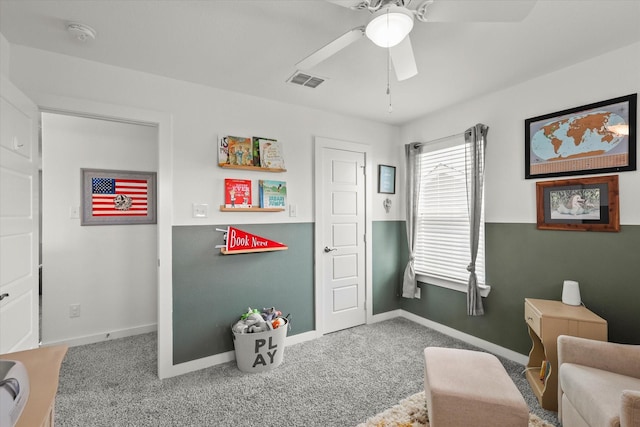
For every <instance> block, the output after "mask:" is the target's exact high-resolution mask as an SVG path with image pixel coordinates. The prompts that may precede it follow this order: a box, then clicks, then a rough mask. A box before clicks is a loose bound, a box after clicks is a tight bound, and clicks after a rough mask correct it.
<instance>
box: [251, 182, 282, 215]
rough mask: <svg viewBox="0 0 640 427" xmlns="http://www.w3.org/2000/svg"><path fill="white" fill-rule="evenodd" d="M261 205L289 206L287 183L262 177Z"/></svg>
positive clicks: (260, 189) (260, 183)
mask: <svg viewBox="0 0 640 427" xmlns="http://www.w3.org/2000/svg"><path fill="white" fill-rule="evenodd" d="M258 184H259V193H260V207H261V208H282V209H284V208H285V207H286V206H287V183H286V182H285V181H272V180H266V179H261V180H260V181H259V182H258Z"/></svg>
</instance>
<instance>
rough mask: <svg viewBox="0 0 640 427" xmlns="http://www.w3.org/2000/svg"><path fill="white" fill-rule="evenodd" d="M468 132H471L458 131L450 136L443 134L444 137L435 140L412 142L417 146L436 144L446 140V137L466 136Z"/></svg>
mask: <svg viewBox="0 0 640 427" xmlns="http://www.w3.org/2000/svg"><path fill="white" fill-rule="evenodd" d="M467 132H469V130H466V131H464V132H460V133H456V134H453V135H449V136H443V137H442V138H438V139H433V140H431V141H427V142H412V143H411V144H415V145H416V146H421V145H427V144H435V143H437V142H440V141H444V140H446V139H451V138H457V137H459V136H464V134H466V133H467Z"/></svg>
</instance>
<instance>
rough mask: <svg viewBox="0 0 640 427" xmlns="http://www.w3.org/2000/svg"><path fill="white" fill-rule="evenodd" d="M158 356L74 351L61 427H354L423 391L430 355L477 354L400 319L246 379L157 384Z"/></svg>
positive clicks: (126, 349)
mask: <svg viewBox="0 0 640 427" xmlns="http://www.w3.org/2000/svg"><path fill="white" fill-rule="evenodd" d="M156 346H157V338H156V334H155V333H152V334H143V335H138V336H134V337H129V338H122V339H118V340H112V341H105V342H101V343H96V344H91V345H86V346H79V347H72V348H70V349H69V351H68V353H67V356H66V358H65V360H64V361H63V364H62V369H61V372H60V385H59V390H58V396H57V399H56V426H59V427H65V426H82V427H89V426H230V427H231V426H233V427H240V426H252V427H253V426H260V427H285V426H336V427H341V426H345V427H352V426H355V425H357V424H358V423H360V422H363V421H365V420H366V419H367V418H368V417H370V416H373V415H375V414H377V413H379V412H381V411H383V410H385V409H387V408H390V407H391V406H393V405H395V404H396V403H398V402H399V401H400V400H402V399H404V398H406V397H408V396H410V395H412V394H414V393H417V392H418V391H420V390H422V388H423V378H424V377H423V369H424V359H423V356H422V352H423V350H424V348H425V347H427V346H442V347H453V348H473V347H471V346H469V345H468V344H465V343H463V342H461V341H459V340H456V339H453V338H451V337H449V336H447V335H443V334H441V333H439V332H436V331H433V330H431V329H429V328H425V327H423V326H421V325H418V324H416V323H414V322H411V321H409V320H406V319H401V318H398V319H392V320H388V321H384V322H379V323H375V324H371V325H364V326H359V327H356V328H352V329H348V330H344V331H340V332H335V333H332V334H328V335H325V336H323V337H322V338H319V339H317V340H313V341H309V342H304V343H300V344H296V345H292V346H289V347H287V348H286V349H285V352H284V362H283V363H282V364H281V365H280V366H279V367H277V368H276V369H273V370H271V371H267V372H262V373H255V374H247V373H243V372H241V371H239V370H238V369H237V367H236V364H235V362H230V363H225V364H222V365H218V366H215V367H211V368H207V369H203V370H200V371H197V372H192V373H188V374H185V375H181V376H178V377H174V378H169V379H165V380H159V379H158V377H157V375H156V354H157V352H156ZM501 361H502V362H503V364H504V366H505V368H506V369H507V371H508V372H509V374H510V375H511V378H512V379H513V381H514V382H515V384H516V385H517V386H518V388H519V389H520V391H521V392H522V394H523V396H524V397H525V400H526V402H527V404H528V405H529V408H530V409H531V411H532V412H533V413H535V414H536V415H538V416H540V417H541V418H542V419H544V420H545V421H547V422H550V423H551V424H554V425H559V424H558V420H557V417H556V413H555V412H549V411H545V410H543V409H541V408H540V406H539V405H538V402H537V400H536V399H535V397H534V396H533V394H532V392H531V390H530V389H529V385H528V383H527V381H526V379H525V378H524V375H523V373H522V372H523V369H524V367H523V366H522V365H520V364H517V363H514V362H511V361H508V360H504V359H501ZM470 427H471V426H470Z"/></svg>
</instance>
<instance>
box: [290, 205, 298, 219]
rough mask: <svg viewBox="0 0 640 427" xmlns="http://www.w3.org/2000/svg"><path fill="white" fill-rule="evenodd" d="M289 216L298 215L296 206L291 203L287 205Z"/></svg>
mask: <svg viewBox="0 0 640 427" xmlns="http://www.w3.org/2000/svg"><path fill="white" fill-rule="evenodd" d="M289 216H291V217H294V216H298V206H296V205H293V204H291V205H289Z"/></svg>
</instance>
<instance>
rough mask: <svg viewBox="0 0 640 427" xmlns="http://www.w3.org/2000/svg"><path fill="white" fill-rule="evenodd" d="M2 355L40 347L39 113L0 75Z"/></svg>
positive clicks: (31, 103)
mask: <svg viewBox="0 0 640 427" xmlns="http://www.w3.org/2000/svg"><path fill="white" fill-rule="evenodd" d="M0 78H1V79H2V80H1V86H0V95H1V96H0V98H1V100H0V102H1V105H0V135H1V137H0V295H1V296H2V297H1V300H0V354H1V353H10V352H14V351H20V350H27V349H30V348H35V347H37V346H38V341H39V337H38V334H39V332H38V304H39V302H38V108H37V107H36V105H35V104H34V103H33V102H31V101H30V100H29V99H28V98H27V97H26V96H25V95H24V94H23V93H22V92H20V91H19V90H18V89H17V88H16V87H15V86H14V85H12V84H11V82H9V80H8V79H7V78H6V77H5V76H0Z"/></svg>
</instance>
